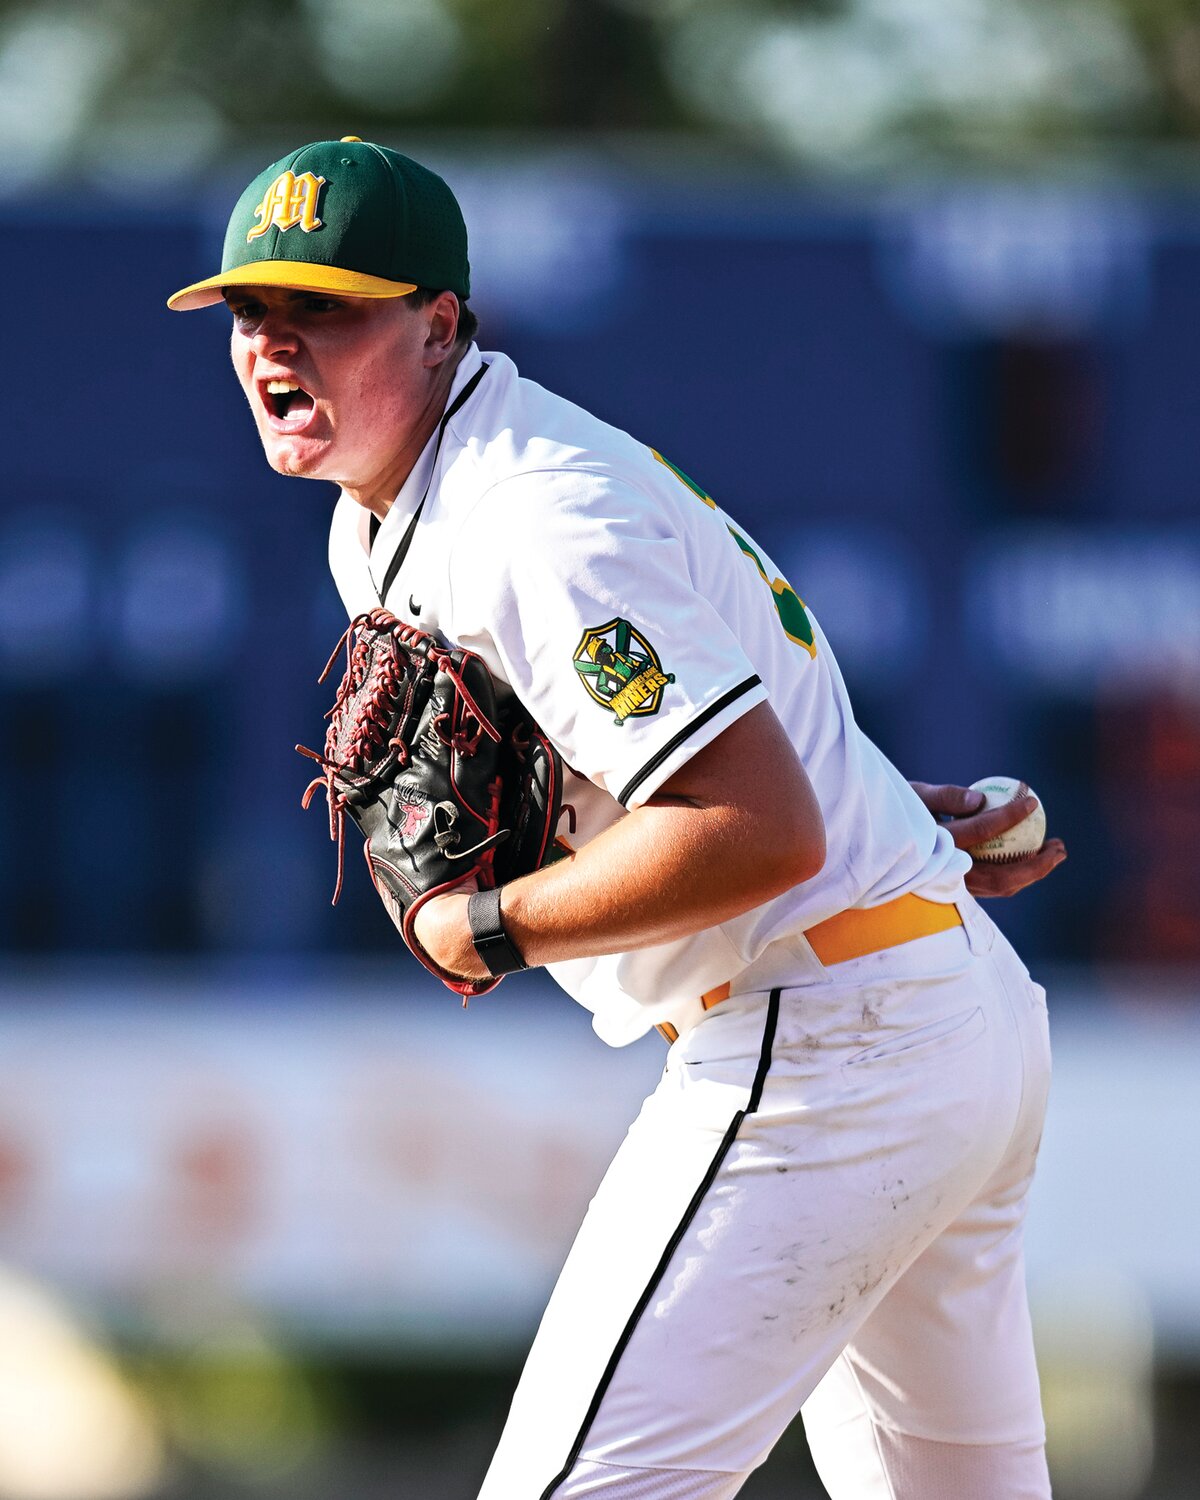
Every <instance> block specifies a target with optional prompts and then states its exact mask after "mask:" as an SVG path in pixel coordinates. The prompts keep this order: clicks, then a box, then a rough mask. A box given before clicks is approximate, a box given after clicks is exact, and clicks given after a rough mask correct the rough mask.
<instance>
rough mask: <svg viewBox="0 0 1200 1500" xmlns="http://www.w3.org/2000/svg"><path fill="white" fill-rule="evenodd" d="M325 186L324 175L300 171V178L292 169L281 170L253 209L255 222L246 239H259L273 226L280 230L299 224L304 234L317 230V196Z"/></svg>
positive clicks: (318, 220)
mask: <svg viewBox="0 0 1200 1500" xmlns="http://www.w3.org/2000/svg"><path fill="white" fill-rule="evenodd" d="M324 186H325V179H324V177H314V176H313V174H312V173H311V172H302V173H301V174H300V176H299V177H297V176H296V175H295V173H294V172H280V174H279V176H278V177H276V179H275V180H274V182H272V183H271V185H270V186H269V187H268V188H267V190H266V192H265V193H264V194H263V197H262V202H261V203H260V204H259V205H258V207H257V208H256V209H255V210H254V217H255V219H256V220H257V221H258V222H257V223H256V224H255V225H254V227H253V228H252V229H251V230H250V232H249V233H248V234H247V236H246V239H247V241H250V240H256V239H258V238H259V236H260V235H264V234H266V232H267V230H268V229H270V228H272V226H275V227H278V228H279V229H296V228H297V227H299V228H300V229H302V230H303V231H304V233H305V234H311V233H312V231H313V230H314V229H320V227H321V221H320V219H318V218H317V198H318V197H319V196H320V192H321V189H322V188H323V187H324Z"/></svg>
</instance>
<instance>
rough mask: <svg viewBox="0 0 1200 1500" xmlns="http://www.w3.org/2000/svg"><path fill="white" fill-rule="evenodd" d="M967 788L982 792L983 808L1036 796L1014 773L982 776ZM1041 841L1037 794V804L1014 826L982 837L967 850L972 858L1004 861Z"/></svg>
mask: <svg viewBox="0 0 1200 1500" xmlns="http://www.w3.org/2000/svg"><path fill="white" fill-rule="evenodd" d="M971 790H972V791H973V792H982V793H983V795H984V804H983V810H984V811H985V812H990V811H991V810H992V808H994V807H1003V806H1004V805H1005V803H1008V802H1013V801H1015V800H1016V799H1017V798H1018V797H1025V796H1030V797H1037V793H1036V792H1035V791H1034V790H1033V788H1032V787H1031V786H1030V785H1029V784H1028V782H1025V781H1018V780H1017V779H1016V777H1015V776H985V777H984V778H983V780H982V781H974V782H972V783H971ZM1045 842H1046V809H1045V808H1044V807H1043V806H1042V799H1041V798H1040V797H1038V799H1037V806H1036V807H1035V808H1034V810H1033V811H1032V812H1031V813H1030V814H1029V816H1028V817H1027V818H1023V819H1022V820H1021V822H1019V823H1018V824H1017V826H1016V827H1015V828H1010V829H1009V830H1008V832H1007V833H1000V834H997V835H996V837H995V838H994V839H985V840H984V842H983V843H982V844H973V845H972V846H971V849H970V853H971V856H972V857H973V858H974V859H982V860H986V861H987V862H988V863H989V864H1008V863H1009V861H1010V860H1014V859H1024V858H1025V856H1026V855H1028V854H1036V853H1037V852H1038V850H1039V849H1040V848H1041V847H1042V845H1043V844H1044V843H1045Z"/></svg>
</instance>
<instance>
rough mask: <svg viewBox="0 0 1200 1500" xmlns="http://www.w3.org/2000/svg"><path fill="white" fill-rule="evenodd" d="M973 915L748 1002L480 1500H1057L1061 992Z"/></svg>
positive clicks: (609, 1235) (569, 1277) (642, 1181)
mask: <svg viewBox="0 0 1200 1500" xmlns="http://www.w3.org/2000/svg"><path fill="white" fill-rule="evenodd" d="M960 910H961V911H962V913H963V916H964V923H965V925H964V927H963V928H956V929H954V930H952V931H949V932H944V933H939V934H936V935H935V936H932V937H926V938H920V939H918V940H916V941H914V942H910V943H905V944H902V945H900V946H897V947H894V948H889V949H886V950H884V951H883V952H880V953H874V954H870V955H867V956H866V957H864V958H859V959H854V960H851V961H850V962H847V963H843V964H838V965H835V966H831V967H830V968H828V969H827V970H826V971H825V973H824V975H823V976H822V977H821V979H820V980H819V981H818V982H816V983H809V984H805V985H803V986H800V987H797V988H795V989H784V990H775V991H772V992H771V993H770V994H769V995H767V994H762V993H755V994H742V995H734V996H731V998H730V999H728V1000H726V1001H725V1002H724V1003H722V1004H721V1005H719V1006H717V1007H716V1008H714V1009H713V1010H711V1011H709V1012H707V1013H706V1014H705V1015H704V1017H703V1019H702V1020H700V1021H699V1022H698V1024H696V1025H695V1026H694V1027H692V1029H690V1030H688V1031H686V1032H685V1033H684V1034H683V1035H681V1037H680V1038H679V1040H678V1041H677V1042H676V1043H675V1045H674V1046H673V1047H672V1048H671V1050H670V1052H669V1054H668V1057H667V1066H666V1071H665V1072H664V1074H663V1077H662V1080H661V1082H660V1084H659V1086H658V1088H657V1089H656V1090H655V1092H654V1093H653V1094H652V1095H651V1096H650V1098H649V1099H648V1100H647V1101H646V1103H645V1105H644V1107H643V1109H642V1111H641V1114H640V1115H639V1117H638V1119H637V1120H636V1122H635V1123H634V1125H633V1126H632V1127H631V1129H630V1131H629V1134H628V1136H627V1137H626V1139H625V1142H624V1144H623V1145H622V1147H621V1149H620V1151H619V1152H618V1154H617V1156H616V1158H615V1159H614V1161H613V1163H612V1166H611V1167H610V1169H609V1171H608V1173H607V1175H606V1177H605V1179H604V1182H603V1183H602V1185H601V1187H600V1189H599V1191H598V1192H597V1194H596V1197H595V1198H594V1200H593V1202H592V1204H591V1207H590V1208H589V1210H588V1213H587V1216H586V1218H585V1220H584V1223H583V1225H582V1227H581V1229H580V1231H579V1235H578V1238H577V1239H576V1241H575V1244H574V1247H573V1248H572V1250H571V1253H570V1255H569V1257H568V1259H567V1262H566V1265H565V1266H564V1268H563V1271H562V1275H561V1276H560V1278H559V1281H558V1285H557V1287H556V1288H555V1291H554V1294H553V1296H552V1298H551V1300H550V1303H549V1306H548V1307H547V1309H546V1314H545V1317H544V1318H543V1321H542V1324H541V1328H540V1330H539V1332H538V1335H537V1338H536V1340H535V1342H534V1345H533V1349H532V1351H531V1352H530V1355H529V1359H528V1362H527V1364H526V1367H525V1371H524V1374H523V1375H522V1378H521V1382H520V1385H519V1386H518V1389H517V1392H516V1395H515V1398H514V1400H513V1404H512V1410H511V1412H510V1415H509V1419H508V1423H507V1425H506V1427H505V1430H504V1433H503V1436H502V1438H501V1441H500V1445H499V1447H498V1449H497V1451H496V1455H495V1458H494V1460H493V1462H492V1466H491V1469H490V1470H489V1472H488V1476H487V1478H486V1480H485V1482H484V1485H483V1489H482V1491H481V1493H480V1497H479V1500H575V1497H578V1496H595V1497H603V1500H731V1497H732V1496H734V1495H736V1494H737V1493H738V1490H739V1489H740V1488H741V1486H742V1484H743V1483H744V1481H745V1479H746V1476H747V1475H748V1474H749V1472H750V1471H751V1470H752V1469H754V1468H755V1467H756V1466H757V1465H759V1464H761V1463H762V1462H763V1460H764V1459H765V1458H766V1456H767V1454H768V1453H769V1452H770V1450H771V1447H772V1445H773V1444H774V1443H775V1441H776V1439H777V1438H778V1437H779V1435H780V1433H781V1432H782V1431H783V1430H784V1428H785V1427H786V1426H787V1424H788V1423H789V1422H790V1421H791V1420H792V1418H793V1417H794V1416H795V1414H796V1412H797V1411H800V1410H803V1416H804V1422H805V1427H806V1430H807V1434H808V1439H809V1445H810V1448H811V1451H812V1454H813V1458H814V1461H815V1463H816V1465H817V1469H818V1471H819V1473H820V1475H821V1478H822V1480H823V1482H824V1484H825V1487H826V1489H827V1490H828V1492H829V1494H830V1496H831V1497H833V1500H1045V1497H1047V1496H1048V1495H1049V1493H1050V1489H1049V1481H1048V1479H1047V1474H1046V1466H1045V1459H1044V1455H1043V1437H1044V1430H1043V1426H1042V1416H1041V1407H1040V1399H1039V1393H1038V1381H1037V1371H1036V1368H1035V1365H1034V1358H1033V1345H1032V1338H1031V1334H1030V1325H1029V1314H1028V1308H1027V1303H1026V1296H1025V1284H1024V1267H1023V1260H1022V1226H1023V1221H1024V1217H1025V1209H1026V1201H1027V1194H1028V1190H1029V1185H1030V1181H1031V1178H1032V1174H1033V1168H1034V1162H1035V1158H1036V1156H1037V1148H1038V1142H1039V1139H1040V1135H1041V1128H1042V1120H1043V1115H1044V1112H1045V1105H1046V1094H1047V1088H1048V1082H1049V1044H1048V1038H1047V1024H1046V1010H1045V994H1044V991H1042V990H1041V988H1040V987H1039V986H1037V985H1035V984H1033V983H1032V981H1031V980H1030V979H1029V976H1028V974H1027V972H1026V970H1025V968H1024V966H1023V965H1022V964H1021V962H1020V960H1019V959H1018V958H1017V956H1016V954H1015V953H1014V952H1013V951H1012V949H1011V948H1010V947H1009V945H1008V943H1007V942H1006V941H1005V939H1004V938H1003V937H1002V936H1001V935H1000V934H999V932H998V931H997V929H996V928H995V926H994V925H993V924H992V922H991V921H990V920H989V919H988V918H987V917H986V916H985V915H984V914H983V912H982V911H981V910H980V908H979V907H978V906H977V905H976V904H975V903H974V902H973V901H972V900H971V898H970V897H968V896H965V895H964V897H963V900H962V903H961V905H960Z"/></svg>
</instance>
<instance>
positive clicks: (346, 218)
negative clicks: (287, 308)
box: [167, 135, 471, 312]
mask: <svg viewBox="0 0 1200 1500" xmlns="http://www.w3.org/2000/svg"><path fill="white" fill-rule="evenodd" d="M227 286H278V287H292V288H295V290H297V291H302V292H341V293H343V294H344V295H346V296H351V297H404V296H406V295H407V294H408V293H409V292H411V291H415V289H416V288H417V287H419V286H427V287H433V288H435V289H436V290H437V291H439V292H440V291H451V292H454V293H456V294H457V295H458V296H459V297H461V298H463V299H464V300H465V299H466V298H467V297H469V296H470V295H471V267H470V262H469V261H468V260H467V227H466V225H465V224H464V223H463V216H462V210H461V209H460V208H459V206H458V200H457V199H456V198H455V196H454V194H453V193H452V192H451V191H450V189H449V188H448V187H447V186H446V184H445V183H444V182H443V181H442V179H441V178H440V177H439V176H438V175H437V173H436V172H431V171H430V170H429V168H428V167H423V166H421V164H420V163H419V162H415V161H413V160H412V159H411V158H410V157H407V156H401V155H400V153H399V152H398V151H392V150H389V148H388V147H387V146H376V145H374V144H372V143H371V142H370V141H363V140H360V139H359V137H358V136H356V135H348V136H343V138H342V139H341V140H340V141H315V142H314V143H313V144H312V145H309V146H301V147H300V149H299V150H298V151H293V152H291V153H290V154H289V155H287V156H283V157H280V159H279V160H278V161H277V162H273V163H272V164H271V165H270V166H269V167H268V168H267V169H266V171H265V172H261V173H260V174H259V175H258V176H257V177H256V178H255V179H254V181H253V182H252V183H251V184H250V186H249V187H248V188H247V189H246V191H245V192H244V193H243V194H242V196H241V197H240V198H239V199H238V201H237V207H236V208H235V209H234V210H233V217H232V218H231V219H230V220H229V228H228V229H227V230H226V232H225V250H224V254H223V255H222V256H221V270H220V272H219V273H218V274H217V275H216V276H209V277H207V278H206V279H205V280H204V281H195V282H193V283H192V285H191V286H185V287H182V288H181V289H180V290H179V291H178V292H176V293H175V294H174V296H172V297H168V298H167V306H168V307H171V308H174V309H175V311H176V312H188V311H190V310H191V309H192V308H194V307H209V306H211V305H212V304H213V303H214V302H220V301H221V292H222V289H223V288H225V287H227Z"/></svg>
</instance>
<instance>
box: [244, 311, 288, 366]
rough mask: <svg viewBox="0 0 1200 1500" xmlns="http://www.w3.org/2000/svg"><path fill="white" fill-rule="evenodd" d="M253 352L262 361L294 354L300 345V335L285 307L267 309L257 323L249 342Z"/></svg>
mask: <svg viewBox="0 0 1200 1500" xmlns="http://www.w3.org/2000/svg"><path fill="white" fill-rule="evenodd" d="M250 343H251V345H252V347H253V349H254V352H255V353H256V354H257V355H258V356H259V357H260V358H262V359H270V358H277V357H278V356H279V355H281V354H291V353H294V352H295V350H296V349H297V348H299V345H300V334H299V330H298V329H297V327H296V324H295V321H294V319H293V318H292V317H291V316H290V314H289V312H288V309H287V308H286V307H269V308H267V310H266V312H265V313H264V314H263V315H262V317H261V318H260V319H259V321H258V326H257V327H256V328H255V330H254V334H253V336H252V338H251V340H250Z"/></svg>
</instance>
